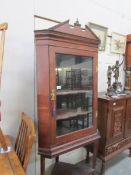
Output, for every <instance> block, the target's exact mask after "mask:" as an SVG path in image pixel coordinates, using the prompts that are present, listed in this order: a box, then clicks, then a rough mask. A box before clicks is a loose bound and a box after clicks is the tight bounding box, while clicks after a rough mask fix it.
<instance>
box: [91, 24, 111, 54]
mask: <svg viewBox="0 0 131 175" xmlns="http://www.w3.org/2000/svg"><path fill="white" fill-rule="evenodd" d="M88 24H89V27H90V29H91V30H92V31H93V32H94V33H95V34H96V36H97V37H98V38H99V39H100V41H101V43H100V45H99V50H100V51H104V50H105V47H106V37H107V29H108V28H107V27H103V26H100V25H98V24H94V23H91V22H89V23H88Z"/></svg>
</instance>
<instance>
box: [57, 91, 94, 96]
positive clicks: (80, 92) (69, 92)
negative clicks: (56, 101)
mask: <svg viewBox="0 0 131 175" xmlns="http://www.w3.org/2000/svg"><path fill="white" fill-rule="evenodd" d="M91 92H92V90H61V91H58V92H57V95H70V94H71V95H72V94H83V93H91Z"/></svg>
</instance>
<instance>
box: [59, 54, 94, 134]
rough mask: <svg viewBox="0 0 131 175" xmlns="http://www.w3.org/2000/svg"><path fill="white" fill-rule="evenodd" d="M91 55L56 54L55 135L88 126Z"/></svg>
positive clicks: (89, 121)
mask: <svg viewBox="0 0 131 175" xmlns="http://www.w3.org/2000/svg"><path fill="white" fill-rule="evenodd" d="M92 79H93V77H92V58H91V57H85V56H74V55H65V54H59V53H58V54H56V82H57V83H56V84H57V87H56V89H57V98H56V101H57V105H56V106H57V109H56V111H57V116H56V131H57V135H58V136H59V135H63V134H66V133H70V132H73V131H77V130H80V129H84V128H88V127H91V126H92Z"/></svg>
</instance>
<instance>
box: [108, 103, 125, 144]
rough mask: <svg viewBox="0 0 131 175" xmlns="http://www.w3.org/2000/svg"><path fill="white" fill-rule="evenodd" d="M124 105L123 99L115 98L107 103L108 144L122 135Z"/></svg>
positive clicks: (119, 138)
mask: <svg viewBox="0 0 131 175" xmlns="http://www.w3.org/2000/svg"><path fill="white" fill-rule="evenodd" d="M125 105H126V101H125V100H116V101H112V102H110V103H109V106H108V107H109V116H108V117H109V118H108V121H107V122H108V123H107V126H108V127H107V135H108V137H107V143H108V144H112V143H115V142H117V141H119V140H121V139H122V138H123V137H124V122H125Z"/></svg>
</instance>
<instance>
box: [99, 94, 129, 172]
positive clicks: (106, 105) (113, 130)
mask: <svg viewBox="0 0 131 175" xmlns="http://www.w3.org/2000/svg"><path fill="white" fill-rule="evenodd" d="M98 128H99V131H100V134H101V138H100V142H99V148H98V154H99V157H100V158H101V159H102V161H103V162H102V169H101V174H104V172H105V162H106V161H107V160H109V159H111V158H112V157H113V156H115V155H116V154H118V153H120V152H122V151H123V150H125V149H127V148H130V147H131V95H125V96H118V97H117V98H112V97H108V96H106V95H104V94H101V95H99V97H98Z"/></svg>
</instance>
